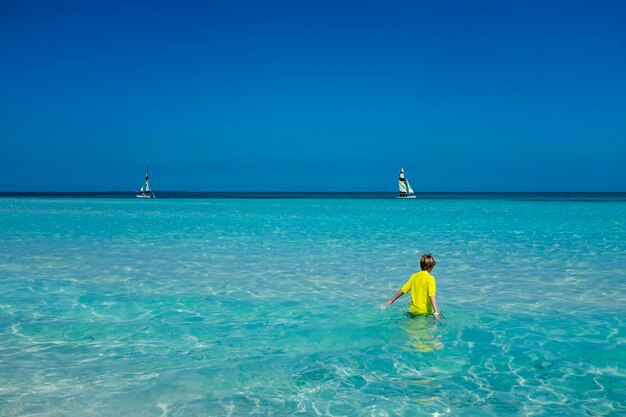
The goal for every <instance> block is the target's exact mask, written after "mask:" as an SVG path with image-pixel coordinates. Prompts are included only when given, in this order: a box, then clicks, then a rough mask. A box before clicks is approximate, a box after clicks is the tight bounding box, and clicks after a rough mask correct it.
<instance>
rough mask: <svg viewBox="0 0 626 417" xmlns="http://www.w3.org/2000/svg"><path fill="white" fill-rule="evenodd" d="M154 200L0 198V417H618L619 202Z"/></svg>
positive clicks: (624, 269)
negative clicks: (412, 294) (429, 260)
mask: <svg viewBox="0 0 626 417" xmlns="http://www.w3.org/2000/svg"><path fill="white" fill-rule="evenodd" d="M157 196H158V198H156V199H152V200H147V199H143V200H142V199H137V198H134V194H131V193H92V194H78V193H77V194H73V193H65V194H59V193H48V194H28V193H21V194H19V193H4V194H2V195H0V416H3V417H4V416H41V417H44V416H45V417H48V416H50V417H51V416H115V417H119V416H133V417H140V416H155V417H156V416H180V417H183V416H185V417H187V416H220V417H221V416H381V417H382V416H385V417H390V416H433V417H435V416H623V415H626V323H625V321H626V193H612V194H603V193H586V194H580V193H569V194H568V193H534V194H516V193H501V194H497V193H496V194H492V193H478V194H462V193H432V194H418V195H417V198H415V199H396V198H394V194H392V193H365V194H358V193H309V194H307V193H241V194H238V193H160V194H159V193H157ZM424 253H432V254H433V256H434V257H435V258H436V260H437V265H436V266H435V269H434V270H433V272H432V273H433V275H434V276H435V277H436V282H437V300H438V303H439V307H440V309H441V311H442V312H443V314H442V318H441V320H440V321H439V322H436V321H435V320H434V318H433V317H417V318H412V317H408V316H407V315H406V312H407V310H408V304H409V301H410V300H409V296H408V295H407V296H404V297H401V298H400V299H398V300H397V301H396V302H395V303H394V304H393V305H391V306H390V307H389V308H387V309H384V308H382V307H381V305H382V303H383V302H385V301H386V300H388V299H389V298H390V297H391V296H393V295H394V294H395V292H396V291H397V290H398V289H399V288H400V287H401V286H402V285H403V284H404V283H405V282H406V281H407V279H408V278H409V276H410V275H411V274H412V273H414V272H416V271H418V270H419V268H420V267H419V259H420V256H421V255H422V254H424Z"/></svg>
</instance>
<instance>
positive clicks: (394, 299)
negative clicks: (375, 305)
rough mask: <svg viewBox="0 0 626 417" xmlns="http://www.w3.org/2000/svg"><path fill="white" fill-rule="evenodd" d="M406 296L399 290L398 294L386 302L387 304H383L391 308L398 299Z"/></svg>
mask: <svg viewBox="0 0 626 417" xmlns="http://www.w3.org/2000/svg"><path fill="white" fill-rule="evenodd" d="M403 295H404V292H402V290H398V292H397V293H396V294H395V295H394V296H393V297H391V298H390V299H389V300H387V301H385V303H384V304H383V305H384V306H390V305H391V303H393V302H394V301H396V300H397V299H398V298H400V297H402V296H403Z"/></svg>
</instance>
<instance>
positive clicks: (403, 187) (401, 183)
mask: <svg viewBox="0 0 626 417" xmlns="http://www.w3.org/2000/svg"><path fill="white" fill-rule="evenodd" d="M398 188H399V190H400V192H401V193H406V181H402V180H398Z"/></svg>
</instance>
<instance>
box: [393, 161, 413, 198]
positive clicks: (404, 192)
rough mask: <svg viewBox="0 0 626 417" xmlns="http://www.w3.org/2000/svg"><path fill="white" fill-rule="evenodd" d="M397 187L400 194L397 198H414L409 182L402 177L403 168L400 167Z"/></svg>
mask: <svg viewBox="0 0 626 417" xmlns="http://www.w3.org/2000/svg"><path fill="white" fill-rule="evenodd" d="M398 188H399V189H400V194H399V195H398V197H397V198H415V196H414V195H411V194H414V192H413V189H412V188H411V184H409V180H407V179H406V178H405V177H404V168H400V177H399V178H398Z"/></svg>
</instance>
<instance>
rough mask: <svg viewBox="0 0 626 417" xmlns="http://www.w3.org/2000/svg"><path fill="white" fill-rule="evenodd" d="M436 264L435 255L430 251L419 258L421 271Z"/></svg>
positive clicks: (429, 268) (427, 269)
mask: <svg viewBox="0 0 626 417" xmlns="http://www.w3.org/2000/svg"><path fill="white" fill-rule="evenodd" d="M436 264H437V262H436V261H435V257H434V256H433V255H432V254H430V253H425V254H423V255H422V257H421V258H420V268H422V271H430V270H431V269H433V268H434V267H435V265H436Z"/></svg>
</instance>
